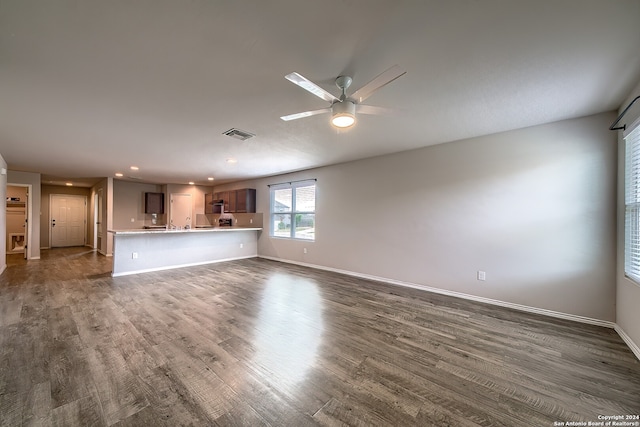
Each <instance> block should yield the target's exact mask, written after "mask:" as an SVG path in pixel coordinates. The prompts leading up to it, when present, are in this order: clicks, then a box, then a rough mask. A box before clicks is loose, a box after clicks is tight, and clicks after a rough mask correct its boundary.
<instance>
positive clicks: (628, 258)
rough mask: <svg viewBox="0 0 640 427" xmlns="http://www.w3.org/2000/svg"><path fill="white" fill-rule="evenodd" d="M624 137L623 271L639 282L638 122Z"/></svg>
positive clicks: (639, 140)
mask: <svg viewBox="0 0 640 427" xmlns="http://www.w3.org/2000/svg"><path fill="white" fill-rule="evenodd" d="M624 139H625V143H626V152H625V179H624V193H625V197H624V204H625V210H624V212H625V213H624V216H625V218H624V233H625V236H624V272H625V275H626V276H627V277H629V278H630V279H632V280H633V281H635V282H636V283H640V123H639V125H637V126H635V127H632V130H630V131H629V133H627V134H626V135H625V138H624Z"/></svg>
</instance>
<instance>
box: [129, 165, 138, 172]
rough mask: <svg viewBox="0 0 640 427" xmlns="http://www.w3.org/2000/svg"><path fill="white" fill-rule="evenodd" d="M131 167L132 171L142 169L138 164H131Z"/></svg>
mask: <svg viewBox="0 0 640 427" xmlns="http://www.w3.org/2000/svg"><path fill="white" fill-rule="evenodd" d="M129 169H131V170H132V171H137V170H140V168H139V167H137V166H131V167H130V168H129Z"/></svg>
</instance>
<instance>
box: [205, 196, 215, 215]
mask: <svg viewBox="0 0 640 427" xmlns="http://www.w3.org/2000/svg"><path fill="white" fill-rule="evenodd" d="M213 207H214V206H213V193H206V194H205V195H204V213H205V214H212V213H214V212H213Z"/></svg>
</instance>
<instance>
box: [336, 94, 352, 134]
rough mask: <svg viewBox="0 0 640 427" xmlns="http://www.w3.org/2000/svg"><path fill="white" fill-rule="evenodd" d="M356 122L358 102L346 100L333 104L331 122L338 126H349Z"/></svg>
mask: <svg viewBox="0 0 640 427" xmlns="http://www.w3.org/2000/svg"><path fill="white" fill-rule="evenodd" d="M355 122H356V104H355V103H354V102H353V101H350V100H345V101H342V102H334V103H333V105H332V106H331V124H332V125H334V126H335V127H337V128H348V127H351V126H353V125H354V124H355Z"/></svg>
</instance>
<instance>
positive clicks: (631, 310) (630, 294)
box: [612, 83, 640, 354]
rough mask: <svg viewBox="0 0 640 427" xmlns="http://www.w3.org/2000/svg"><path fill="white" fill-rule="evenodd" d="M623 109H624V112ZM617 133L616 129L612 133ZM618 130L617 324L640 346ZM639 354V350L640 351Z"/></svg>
mask: <svg viewBox="0 0 640 427" xmlns="http://www.w3.org/2000/svg"><path fill="white" fill-rule="evenodd" d="M638 95H640V83H639V84H638V86H636V88H635V89H634V90H633V91H632V92H631V94H630V95H629V98H628V99H627V100H625V102H624V103H623V104H622V106H621V110H622V109H623V108H624V107H626V106H627V105H628V104H629V102H631V101H632V100H633V99H634V98H635V97H636V96H638ZM639 103H640V101H637V102H636V104H635V105H634V106H633V107H632V108H631V109H630V110H629V112H628V114H627V115H625V117H624V119H623V120H622V121H621V123H620V125H622V124H624V123H627V124H632V123H633V122H634V121H635V120H636V119H638V118H639V117H640V105H638V104H639ZM620 112H622V111H620ZM612 133H613V132H612ZM617 133H618V146H619V149H618V233H617V235H618V245H617V253H618V261H617V277H618V280H617V298H616V303H617V305H616V323H617V324H618V327H619V328H621V329H622V330H623V331H624V333H625V334H626V335H627V336H628V337H629V338H630V339H631V340H632V341H633V342H634V344H635V347H636V348H640V309H639V307H640V285H637V284H635V283H634V282H632V281H631V280H629V279H627V278H626V277H625V275H624V163H625V162H624V151H625V145H624V140H623V139H622V132H617ZM636 354H637V353H636Z"/></svg>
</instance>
